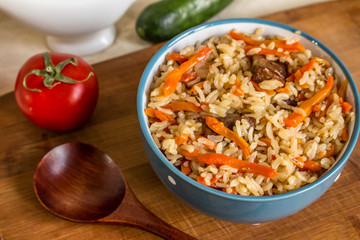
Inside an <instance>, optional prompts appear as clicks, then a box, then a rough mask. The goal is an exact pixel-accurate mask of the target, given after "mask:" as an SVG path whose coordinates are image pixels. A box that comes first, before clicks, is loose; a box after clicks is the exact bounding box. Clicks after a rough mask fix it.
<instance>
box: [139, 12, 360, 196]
mask: <svg viewBox="0 0 360 240" xmlns="http://www.w3.org/2000/svg"><path fill="white" fill-rule="evenodd" d="M246 23H255V24H259V25H263V26H272V27H277V28H281V29H283V30H287V31H290V32H293V33H294V32H299V36H302V37H304V38H306V39H307V40H309V41H310V42H313V43H314V44H315V45H317V46H318V47H319V48H321V49H322V50H323V51H324V52H325V53H326V54H328V55H329V57H331V58H332V59H333V60H334V62H336V63H337V64H338V66H339V68H340V69H341V71H342V72H343V73H344V75H345V77H346V78H347V79H348V81H349V86H350V88H351V92H352V93H353V95H354V102H355V108H354V110H355V122H354V128H353V131H352V134H351V138H350V140H349V142H348V143H347V146H346V149H345V151H344V153H343V155H342V156H341V157H340V159H338V160H337V161H336V162H335V164H334V165H333V166H332V167H331V168H330V169H329V170H327V171H326V172H325V173H324V174H323V175H321V176H320V177H319V178H318V179H317V180H315V181H314V182H312V183H309V184H307V185H305V186H302V187H300V188H298V189H295V190H292V191H290V192H286V193H281V194H276V195H271V196H242V195H235V194H229V193H225V192H222V191H219V190H216V189H213V188H210V187H207V186H204V185H202V184H201V183H198V182H197V181H195V180H193V179H192V178H190V177H188V176H186V175H184V174H183V173H181V171H179V169H177V168H176V167H175V166H174V165H172V164H171V163H170V162H169V160H167V158H166V157H165V156H164V155H163V154H162V152H161V151H160V149H159V148H158V147H157V146H156V145H155V143H154V141H153V139H152V137H151V135H150V134H149V131H148V125H147V124H148V123H147V121H146V117H145V113H144V108H143V102H144V96H145V94H144V92H145V86H146V82H147V78H148V75H149V74H150V72H151V70H152V68H153V65H154V64H155V63H156V61H157V60H158V58H159V57H161V56H162V55H163V54H164V53H165V52H166V50H167V49H168V48H170V47H172V46H173V45H175V44H176V43H178V42H179V41H181V40H182V39H183V38H185V37H187V36H189V35H191V34H193V33H195V32H198V31H201V30H203V29H206V28H210V27H213V26H218V25H224V24H234V25H236V24H246ZM194 43H195V41H194ZM359 104H360V98H359V93H358V91H357V88H356V84H355V82H354V79H353V78H352V76H351V74H350V72H349V71H348V69H347V68H346V67H345V65H344V64H343V62H342V61H341V60H340V58H339V57H337V56H336V55H335V53H334V52H333V51H332V50H330V49H329V48H328V47H327V46H325V45H324V44H323V43H322V42H320V41H319V40H317V39H316V38H314V37H312V36H311V35H309V34H307V33H306V32H304V31H302V30H300V29H297V28H295V27H292V26H289V25H286V24H283V23H279V22H275V21H270V20H264V19H256V18H230V19H223V20H217V21H212V22H207V23H203V24H200V25H198V26H195V27H193V28H190V29H188V30H186V31H184V32H182V33H180V34H179V35H177V36H175V37H174V38H172V39H171V40H170V41H168V42H167V43H166V44H165V45H163V46H162V47H161V48H160V49H159V50H158V51H157V52H156V53H155V55H154V56H153V57H152V58H151V60H150V61H149V63H148V64H147V66H146V68H145V70H144V72H143V74H142V76H141V79H140V82H139V86H138V92H137V114H138V119H139V123H140V128H141V132H142V134H143V136H144V138H145V141H146V142H147V144H149V146H150V147H151V149H152V151H153V152H154V153H155V155H156V156H157V157H158V158H159V159H160V160H161V161H162V163H163V164H165V165H166V166H167V167H168V168H169V169H170V170H171V172H172V173H173V174H175V175H176V176H177V177H179V178H180V179H181V180H183V181H185V182H187V183H189V184H191V185H192V186H194V187H196V188H198V189H200V190H202V191H205V192H207V193H209V194H213V195H216V196H218V197H221V198H225V199H229V200H235V201H239V200H241V201H251V202H264V201H278V200H283V199H286V198H290V197H294V196H296V195H299V194H302V193H304V192H307V191H310V190H311V189H314V188H317V187H319V186H320V185H321V184H322V183H323V182H325V181H327V180H328V179H329V178H331V177H332V175H334V174H335V173H336V172H338V171H339V170H341V168H342V167H343V166H344V165H345V164H346V162H347V160H348V158H349V156H350V155H351V153H352V151H353V149H354V147H355V144H356V141H357V138H358V135H359V131H360V111H359V107H360V105H359ZM149 161H151V160H150V159H149ZM340 173H341V172H339V174H338V176H339V175H340Z"/></svg>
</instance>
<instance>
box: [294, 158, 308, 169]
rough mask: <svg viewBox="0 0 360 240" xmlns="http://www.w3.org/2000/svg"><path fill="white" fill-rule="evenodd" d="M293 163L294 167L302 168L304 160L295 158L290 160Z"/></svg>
mask: <svg viewBox="0 0 360 240" xmlns="http://www.w3.org/2000/svg"><path fill="white" fill-rule="evenodd" d="M292 160H293V162H294V163H295V165H296V166H298V167H299V168H303V167H304V165H305V164H304V160H303V158H302V157H300V156H299V157H296V158H293V159H292Z"/></svg>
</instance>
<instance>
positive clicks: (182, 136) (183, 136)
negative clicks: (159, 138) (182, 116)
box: [174, 133, 189, 146]
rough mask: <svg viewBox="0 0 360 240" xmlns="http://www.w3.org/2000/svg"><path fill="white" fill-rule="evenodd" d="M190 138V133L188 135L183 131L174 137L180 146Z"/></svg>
mask: <svg viewBox="0 0 360 240" xmlns="http://www.w3.org/2000/svg"><path fill="white" fill-rule="evenodd" d="M188 139H189V135H187V134H186V133H182V134H180V135H179V136H176V137H175V138H174V140H175V144H176V145H178V146H180V145H181V144H183V143H185V142H187V140H188Z"/></svg>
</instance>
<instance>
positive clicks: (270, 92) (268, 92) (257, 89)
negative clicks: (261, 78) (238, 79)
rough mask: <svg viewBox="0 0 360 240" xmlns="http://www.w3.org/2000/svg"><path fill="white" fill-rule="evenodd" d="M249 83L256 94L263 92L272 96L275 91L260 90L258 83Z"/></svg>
mask: <svg viewBox="0 0 360 240" xmlns="http://www.w3.org/2000/svg"><path fill="white" fill-rule="evenodd" d="M250 82H251V83H252V84H253V86H254V88H255V90H256V91H258V92H265V93H266V94H268V95H273V94H275V91H272V90H266V89H262V88H261V87H260V85H259V84H258V83H256V82H254V81H253V80H250Z"/></svg>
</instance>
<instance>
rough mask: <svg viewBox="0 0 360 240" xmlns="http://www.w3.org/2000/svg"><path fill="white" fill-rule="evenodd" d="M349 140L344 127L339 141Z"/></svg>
mask: <svg viewBox="0 0 360 240" xmlns="http://www.w3.org/2000/svg"><path fill="white" fill-rule="evenodd" d="M349 139H350V136H349V132H348V129H347V126H346V125H345V127H344V128H343V130H342V132H341V141H343V142H347V141H349Z"/></svg>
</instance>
